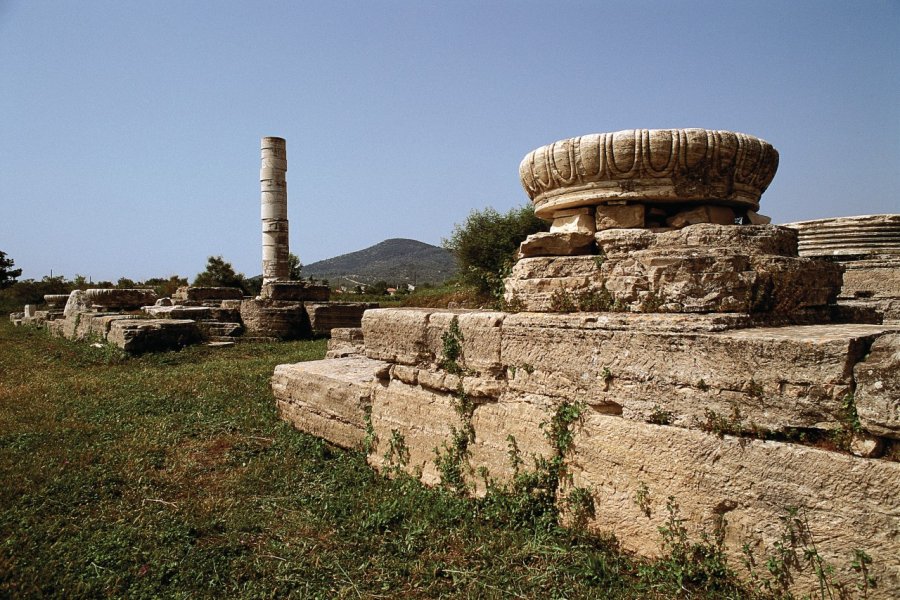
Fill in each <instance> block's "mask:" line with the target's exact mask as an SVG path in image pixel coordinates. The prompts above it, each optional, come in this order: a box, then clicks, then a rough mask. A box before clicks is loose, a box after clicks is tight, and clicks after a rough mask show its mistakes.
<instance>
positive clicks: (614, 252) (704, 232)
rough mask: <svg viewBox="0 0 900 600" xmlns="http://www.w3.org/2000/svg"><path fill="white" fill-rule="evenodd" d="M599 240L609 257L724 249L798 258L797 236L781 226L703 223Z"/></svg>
mask: <svg viewBox="0 0 900 600" xmlns="http://www.w3.org/2000/svg"><path fill="white" fill-rule="evenodd" d="M596 239H597V245H598V247H599V248H600V250H602V251H603V252H604V253H605V254H606V255H607V256H618V255H627V254H630V253H631V252H634V251H637V250H651V249H660V248H669V249H673V248H680V249H684V248H690V249H694V250H696V249H706V250H712V249H715V248H721V249H722V250H723V251H726V252H729V253H732V254H745V255H753V254H764V255H765V254H771V255H775V256H791V257H792V256H797V233H796V232H795V231H794V230H792V229H789V228H787V227H779V226H777V225H743V226H740V227H730V226H724V225H715V224H709V223H700V224H697V225H691V226H688V227H684V228H683V229H678V230H675V231H663V232H659V233H655V232H652V231H648V230H630V231H599V232H597V235H596Z"/></svg>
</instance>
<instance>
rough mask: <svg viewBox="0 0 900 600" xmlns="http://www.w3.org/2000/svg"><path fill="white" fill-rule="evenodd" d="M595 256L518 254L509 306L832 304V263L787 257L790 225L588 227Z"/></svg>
mask: <svg viewBox="0 0 900 600" xmlns="http://www.w3.org/2000/svg"><path fill="white" fill-rule="evenodd" d="M596 238H597V243H598V246H599V248H600V255H598V256H571V257H534V258H525V259H522V260H519V261H518V262H517V263H516V265H515V266H514V267H513V270H512V273H511V275H510V277H509V278H508V279H507V280H506V292H505V298H506V301H507V302H508V303H509V304H510V306H516V307H518V308H520V309H523V310H530V311H539V312H573V311H578V310H587V311H606V310H613V311H629V312H687V313H706V312H745V313H759V312H780V313H790V312H794V311H798V310H802V309H805V308H809V307H817V306H825V305H827V304H830V303H832V302H834V299H835V297H836V296H837V291H838V289H839V287H840V277H841V275H840V267H839V266H838V265H835V264H833V263H830V262H827V261H821V260H815V259H805V258H797V257H796V233H795V232H793V231H792V230H788V229H785V228H778V227H774V226H767V225H759V226H740V227H738V226H717V225H693V226H690V227H686V228H684V229H681V230H678V231H670V232H663V233H653V232H651V231H648V230H640V229H611V230H605V231H601V232H598V233H597V235H596Z"/></svg>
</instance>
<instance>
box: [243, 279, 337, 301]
mask: <svg viewBox="0 0 900 600" xmlns="http://www.w3.org/2000/svg"><path fill="white" fill-rule="evenodd" d="M330 295H331V290H330V289H329V288H328V286H327V285H314V284H311V283H307V282H304V281H270V282H268V283H264V284H263V286H262V290H261V291H260V293H259V297H260V298H261V299H263V300H283V301H295V302H297V301H307V300H308V301H311V302H324V301H327V300H328V298H329V297H330Z"/></svg>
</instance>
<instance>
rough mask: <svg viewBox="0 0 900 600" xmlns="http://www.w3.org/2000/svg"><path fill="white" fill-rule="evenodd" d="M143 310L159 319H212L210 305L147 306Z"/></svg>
mask: <svg viewBox="0 0 900 600" xmlns="http://www.w3.org/2000/svg"><path fill="white" fill-rule="evenodd" d="M143 311H144V312H145V313H147V314H148V315H150V316H151V317H154V318H157V319H195V320H196V319H210V318H212V309H211V308H210V307H208V306H182V305H174V306H145V307H144V308H143Z"/></svg>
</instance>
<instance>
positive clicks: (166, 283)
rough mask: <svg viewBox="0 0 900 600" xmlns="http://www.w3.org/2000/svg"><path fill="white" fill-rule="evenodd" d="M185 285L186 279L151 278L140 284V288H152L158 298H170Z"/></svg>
mask: <svg viewBox="0 0 900 600" xmlns="http://www.w3.org/2000/svg"><path fill="white" fill-rule="evenodd" d="M187 284H188V280H187V278H185V277H179V276H178V275H171V276H169V277H151V278H150V279H148V280H147V281H144V282H143V283H141V287H150V288H153V289H154V290H155V291H156V293H157V294H158V295H159V296H160V297H166V296H171V295H172V294H174V293H175V290H177V289H178V288H180V287H182V286H185V285H187Z"/></svg>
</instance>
